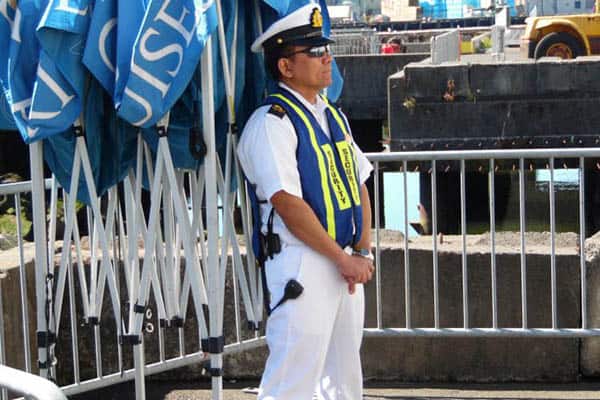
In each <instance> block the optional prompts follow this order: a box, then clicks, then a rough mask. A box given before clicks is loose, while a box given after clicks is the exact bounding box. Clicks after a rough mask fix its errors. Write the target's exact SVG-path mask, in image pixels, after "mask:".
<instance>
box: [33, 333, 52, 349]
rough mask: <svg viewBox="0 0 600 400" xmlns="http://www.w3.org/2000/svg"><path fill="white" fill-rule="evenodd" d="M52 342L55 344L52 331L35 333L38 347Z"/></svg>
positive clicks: (47, 345)
mask: <svg viewBox="0 0 600 400" xmlns="http://www.w3.org/2000/svg"><path fill="white" fill-rule="evenodd" d="M53 344H56V334H55V333H54V332H52V331H45V332H38V333H37V346H38V348H42V347H49V346H51V345H53Z"/></svg>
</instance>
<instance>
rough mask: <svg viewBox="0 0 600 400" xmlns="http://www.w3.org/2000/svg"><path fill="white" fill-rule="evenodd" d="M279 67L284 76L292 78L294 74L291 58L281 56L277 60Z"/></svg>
mask: <svg viewBox="0 0 600 400" xmlns="http://www.w3.org/2000/svg"><path fill="white" fill-rule="evenodd" d="M277 68H279V72H280V73H281V75H282V76H283V77H285V78H291V77H292V76H293V73H292V69H291V68H290V60H289V58H280V59H279V60H278V61H277Z"/></svg>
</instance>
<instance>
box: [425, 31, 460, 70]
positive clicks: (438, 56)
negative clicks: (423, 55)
mask: <svg viewBox="0 0 600 400" xmlns="http://www.w3.org/2000/svg"><path fill="white" fill-rule="evenodd" d="M458 60H460V30H459V29H453V30H451V31H449V32H446V33H443V34H441V35H438V36H434V37H432V38H431V63H432V64H441V63H443V62H448V61H458Z"/></svg>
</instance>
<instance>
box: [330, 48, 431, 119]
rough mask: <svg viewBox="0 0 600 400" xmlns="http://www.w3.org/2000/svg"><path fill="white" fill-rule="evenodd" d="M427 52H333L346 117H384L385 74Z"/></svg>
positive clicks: (396, 69) (385, 105) (402, 66)
mask: <svg viewBox="0 0 600 400" xmlns="http://www.w3.org/2000/svg"><path fill="white" fill-rule="evenodd" d="M427 57H429V54H427V53H413V54H408V53H406V54H388V55H379V54H375V55H356V56H336V58H335V60H336V62H337V64H338V67H339V69H340V72H341V74H342V77H343V78H344V90H343V91H342V95H341V96H340V99H339V100H338V102H337V103H338V105H339V106H340V107H342V109H343V110H344V112H345V113H346V115H348V118H350V119H355V120H357V119H368V120H386V119H387V78H388V76H390V75H392V74H394V73H396V72H398V71H401V70H402V68H404V66H405V65H407V64H409V63H412V62H418V61H421V60H423V59H425V58H427Z"/></svg>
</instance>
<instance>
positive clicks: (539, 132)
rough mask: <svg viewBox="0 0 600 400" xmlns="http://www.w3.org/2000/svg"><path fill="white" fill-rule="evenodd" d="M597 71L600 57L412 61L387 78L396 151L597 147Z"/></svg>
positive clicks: (599, 93) (599, 116)
mask: <svg viewBox="0 0 600 400" xmlns="http://www.w3.org/2000/svg"><path fill="white" fill-rule="evenodd" d="M599 73H600V58H597V57H580V58H578V59H576V60H566V61H557V60H540V61H537V62H536V61H532V60H530V61H513V62H504V63H464V62H462V63H461V62H458V63H448V64H444V65H440V66H433V65H425V64H409V65H407V66H406V67H405V68H404V71H403V73H398V74H396V75H394V76H392V77H390V79H389V122H390V133H391V137H392V144H391V145H392V150H409V149H417V150H418V149H425V148H427V149H431V148H433V149H446V148H450V149H465V148H499V147H502V148H507V147H513V148H518V147H532V146H534V147H556V146H561V147H563V146H565V145H567V146H582V145H584V146H595V145H596V143H597V140H598V139H599V138H600V137H599V136H598V131H597V127H598V126H599V125H600V113H598V112H597V110H598V108H599V107H600V81H599V80H598V76H599ZM582 116H584V118H582ZM432 146H433V147H432Z"/></svg>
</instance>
